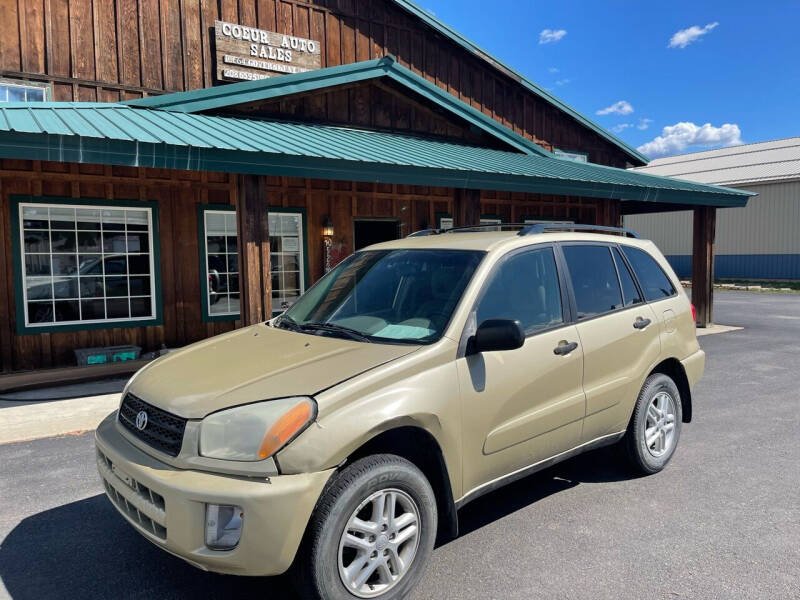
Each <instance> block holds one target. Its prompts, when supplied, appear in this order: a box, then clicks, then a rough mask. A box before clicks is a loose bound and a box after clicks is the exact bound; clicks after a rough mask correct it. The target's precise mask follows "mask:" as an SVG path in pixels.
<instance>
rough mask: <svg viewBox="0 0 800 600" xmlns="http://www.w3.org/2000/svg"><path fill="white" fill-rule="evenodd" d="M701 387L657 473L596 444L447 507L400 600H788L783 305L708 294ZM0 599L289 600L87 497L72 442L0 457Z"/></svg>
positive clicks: (799, 475) (793, 382) (790, 395)
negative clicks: (457, 524)
mask: <svg viewBox="0 0 800 600" xmlns="http://www.w3.org/2000/svg"><path fill="white" fill-rule="evenodd" d="M715 310H716V314H715V319H716V321H718V322H720V323H724V324H726V325H737V326H742V327H744V329H742V330H740V331H735V332H731V333H722V334H719V335H713V336H706V337H703V338H701V345H702V346H703V348H704V349H705V350H706V352H707V356H708V362H707V371H706V377H705V378H704V379H703V380H702V382H701V383H700V384H699V385H698V387H697V389H696V390H695V404H694V421H693V422H692V423H691V424H689V425H686V426H685V427H684V429H683V432H682V435H681V441H680V445H679V447H678V451H677V453H676V455H675V457H674V459H673V461H672V462H671V463H670V465H669V466H668V467H667V469H666V470H665V471H664V472H662V473H660V474H658V475H654V476H651V477H644V478H631V476H630V475H629V474H628V472H627V471H626V470H625V469H624V468H622V467H621V466H620V463H619V462H618V460H617V457H616V455H615V453H614V451H613V450H612V449H603V450H600V451H596V452H593V453H589V454H586V455H583V456H581V457H578V458H575V459H572V460H570V461H567V462H565V463H562V464H561V465H557V466H555V467H553V468H551V469H548V470H547V471H544V472H541V473H538V474H536V475H534V476H532V477H529V478H527V479H524V480H521V481H519V482H517V483H515V484H513V485H512V486H509V487H507V488H504V489H501V490H499V491H497V492H494V493H492V494H490V495H487V496H485V497H483V498H481V499H479V500H477V501H475V502H474V503H472V504H470V505H468V506H467V507H465V508H464V509H463V510H462V511H461V513H460V521H461V535H460V536H459V537H458V538H457V539H456V540H454V541H451V542H449V543H447V544H445V545H443V546H441V547H439V548H438V549H437V550H436V551H435V552H434V555H433V559H432V561H431V563H430V565H429V568H428V570H427V573H426V575H425V577H424V578H423V580H422V583H421V585H420V587H419V588H418V591H417V593H416V595H415V596H414V599H415V600H420V599H433V598H435V599H437V600H439V599H440V600H446V599H456V598H458V599H462V598H480V599H484V598H485V599H498V600H500V599H509V600H510V599H523V598H524V599H526V600H527V599H533V598H547V599H552V598H592V599H594V598H615V599H616V598H631V599H634V598H635V599H639V598H648V599H659V598H725V599H729V598H764V599H766V598H770V599H774V598H798V597H800V388H799V387H798V380H797V377H798V371H800V358H798V355H799V354H800V295H797V294H786V295H782V294H757V293H747V292H718V293H717V299H716V307H715ZM0 540H2V542H1V543H0V579H1V581H2V584H0V597H2V596H8V597H12V598H15V599H27V598H36V599H42V600H46V599H49V598H187V597H203V598H217V597H220V598H221V597H226V598H228V597H243V596H244V597H249V596H255V595H256V594H258V595H260V596H262V597H264V598H292V595H291V592H290V591H289V588H288V584H287V582H286V580H285V578H270V579H251V578H236V577H225V576H220V575H214V574H209V573H203V572H201V571H198V570H196V569H194V568H193V567H191V566H188V565H186V564H184V563H183V562H182V561H180V560H179V559H176V558H173V557H171V556H169V555H167V554H165V553H164V552H162V551H160V550H159V549H157V548H155V547H154V546H152V545H151V544H150V543H149V542H147V541H146V540H144V539H143V538H142V537H140V536H139V535H138V534H136V533H135V532H134V531H133V530H132V529H131V528H130V527H129V526H128V525H127V524H126V523H125V522H124V521H123V520H122V518H121V517H119V516H118V515H117V514H116V512H115V511H114V509H113V508H112V507H111V505H110V503H109V502H108V501H107V500H106V498H105V497H104V496H103V495H102V494H101V485H100V482H99V479H98V476H97V474H96V472H95V467H94V454H93V446H92V438H91V435H90V434H84V435H80V436H67V437H58V438H48V439H41V440H37V441H33V442H24V443H16V444H8V445H4V446H0Z"/></svg>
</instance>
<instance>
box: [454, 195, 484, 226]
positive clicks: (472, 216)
mask: <svg viewBox="0 0 800 600" xmlns="http://www.w3.org/2000/svg"><path fill="white" fill-rule="evenodd" d="M480 222H481V191H480V190H464V189H456V193H455V196H454V197H453V226H454V227H464V226H466V225H480Z"/></svg>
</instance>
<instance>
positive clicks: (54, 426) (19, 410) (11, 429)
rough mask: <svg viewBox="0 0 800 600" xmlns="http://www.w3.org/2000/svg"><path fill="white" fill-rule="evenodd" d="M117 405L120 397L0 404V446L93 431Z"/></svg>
mask: <svg viewBox="0 0 800 600" xmlns="http://www.w3.org/2000/svg"><path fill="white" fill-rule="evenodd" d="M119 401H120V394H119V393H115V394H104V395H101V396H87V397H83V398H74V399H72V400H53V401H51V402H47V401H38V402H13V401H12V402H9V401H0V444H8V443H9V442H21V441H24V440H33V439H37V438H44V437H52V436H56V435H65V434H70V433H76V432H82V431H88V430H92V429H96V428H97V425H98V424H99V423H100V421H102V420H103V419H104V418H105V417H106V415H108V414H109V413H110V412H112V411H114V410H116V409H117V407H118V406H119Z"/></svg>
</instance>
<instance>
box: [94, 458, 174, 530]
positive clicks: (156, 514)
mask: <svg viewBox="0 0 800 600" xmlns="http://www.w3.org/2000/svg"><path fill="white" fill-rule="evenodd" d="M97 470H98V471H99V472H100V476H101V477H102V479H103V486H104V487H105V488H106V494H107V495H108V497H109V498H110V499H111V502H113V503H114V506H116V507H117V510H119V511H120V512H121V513H122V514H124V515H127V517H128V518H129V519H130V520H131V521H133V523H134V525H138V526H139V527H141V528H142V529H143V530H145V531H146V532H147V533H151V534H153V535H154V536H156V537H157V538H159V539H162V540H166V539H167V528H166V527H165V524H166V510H167V506H166V502H165V501H164V497H163V496H162V495H161V494H159V493H158V492H155V491H153V490H151V489H150V488H149V487H147V486H146V485H144V484H143V483H141V482H140V481H137V480H136V479H134V478H132V477H130V476H128V475H125V474H122V473H121V472H120V471H119V470H117V469H116V468H115V467H114V463H113V462H112V461H111V459H110V458H108V457H107V456H106V455H105V454H103V453H102V452H100V450H98V451H97Z"/></svg>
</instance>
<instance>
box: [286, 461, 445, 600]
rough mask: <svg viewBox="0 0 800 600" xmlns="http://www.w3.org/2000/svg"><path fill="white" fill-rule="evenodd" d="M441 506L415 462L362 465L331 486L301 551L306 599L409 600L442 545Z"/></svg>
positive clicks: (299, 570) (300, 582) (300, 579)
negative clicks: (439, 540) (439, 531)
mask: <svg viewBox="0 0 800 600" xmlns="http://www.w3.org/2000/svg"><path fill="white" fill-rule="evenodd" d="M436 519H437V515H436V498H435V496H434V494H433V490H432V489H431V486H430V484H429V483H428V480H427V479H426V478H425V476H424V475H423V474H422V472H421V471H420V470H419V469H418V468H417V467H416V466H414V464H412V463H411V462H409V461H407V460H405V459H403V458H400V457H398V456H394V455H388V454H381V455H375V456H369V457H366V458H362V459H360V460H357V461H356V462H354V463H353V464H352V465H349V466H348V467H346V468H345V469H343V470H342V471H341V472H340V473H338V474H337V475H335V476H334V479H333V480H332V481H331V482H330V483H329V484H328V485H327V486H326V488H325V491H324V492H323V494H322V497H321V498H320V500H319V502H318V503H317V507H316V509H315V511H314V514H313V515H312V517H311V522H310V523H309V528H308V532H307V534H306V538H305V541H304V544H303V547H301V548H300V550H298V556H297V562H296V565H295V575H296V577H295V581H296V585H297V588H298V591H299V592H300V593H301V596H302V597H303V598H307V599H314V600H352V599H354V598H381V599H386V600H396V599H400V598H404V597H405V596H406V595H407V594H408V593H409V592H410V590H411V589H412V588H413V587H414V586H415V585H416V583H417V582H418V581H419V579H420V577H421V576H422V572H423V571H424V568H425V563H426V562H427V560H428V557H429V556H430V553H431V551H432V550H433V544H434V541H435V538H436Z"/></svg>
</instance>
